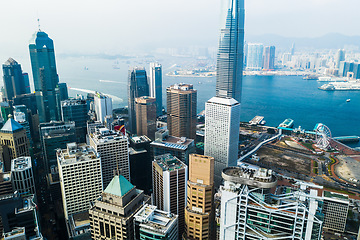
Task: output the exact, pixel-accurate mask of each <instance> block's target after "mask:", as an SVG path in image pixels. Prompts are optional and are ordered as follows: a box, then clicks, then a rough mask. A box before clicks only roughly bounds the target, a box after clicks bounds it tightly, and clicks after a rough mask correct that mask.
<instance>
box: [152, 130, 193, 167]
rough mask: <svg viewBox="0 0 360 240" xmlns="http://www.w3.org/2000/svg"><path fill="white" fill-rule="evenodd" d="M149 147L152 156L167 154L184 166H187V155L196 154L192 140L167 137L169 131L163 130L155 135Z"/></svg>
mask: <svg viewBox="0 0 360 240" xmlns="http://www.w3.org/2000/svg"><path fill="white" fill-rule="evenodd" d="M150 146H151V149H152V152H153V155H154V156H158V155H163V154H167V153H169V154H171V155H172V156H174V157H177V158H178V159H179V160H180V161H182V162H183V163H185V164H189V155H190V154H191V153H195V152H196V147H195V142H194V140H193V139H189V138H186V137H181V138H180V137H174V136H169V131H168V130H164V129H162V130H159V131H157V132H156V133H155V141H153V142H152V143H151V144H150Z"/></svg>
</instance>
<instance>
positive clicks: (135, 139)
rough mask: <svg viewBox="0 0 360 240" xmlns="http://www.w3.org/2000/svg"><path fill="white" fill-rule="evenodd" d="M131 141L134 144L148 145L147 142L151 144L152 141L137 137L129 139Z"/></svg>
mask: <svg viewBox="0 0 360 240" xmlns="http://www.w3.org/2000/svg"><path fill="white" fill-rule="evenodd" d="M129 139H130V141H132V142H133V143H147V142H151V139H150V138H149V137H148V136H146V135H143V136H136V137H129Z"/></svg>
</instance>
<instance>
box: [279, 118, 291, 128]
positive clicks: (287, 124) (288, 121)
mask: <svg viewBox="0 0 360 240" xmlns="http://www.w3.org/2000/svg"><path fill="white" fill-rule="evenodd" d="M293 126H294V120H292V119H291V118H287V119H285V120H284V121H283V122H282V123H280V125H279V127H283V128H292V127H293Z"/></svg>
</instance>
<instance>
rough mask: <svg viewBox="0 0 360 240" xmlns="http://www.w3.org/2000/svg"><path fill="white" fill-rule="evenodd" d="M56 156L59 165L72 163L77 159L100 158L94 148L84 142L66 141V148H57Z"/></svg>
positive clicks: (77, 160)
mask: <svg viewBox="0 0 360 240" xmlns="http://www.w3.org/2000/svg"><path fill="white" fill-rule="evenodd" d="M57 156H58V159H59V162H60V165H66V164H73V163H76V162H79V161H88V160H93V159H97V158H100V156H99V155H98V154H97V153H96V152H95V150H94V149H93V148H92V147H91V146H89V145H87V144H85V143H80V144H76V143H68V144H67V148H66V149H61V150H60V149H59V150H58V151H57Z"/></svg>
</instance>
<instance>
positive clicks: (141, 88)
mask: <svg viewBox="0 0 360 240" xmlns="http://www.w3.org/2000/svg"><path fill="white" fill-rule="evenodd" d="M143 96H149V84H148V82H147V76H146V71H145V69H144V68H141V67H136V68H133V69H130V70H129V83H128V108H129V125H128V129H127V130H129V131H130V132H131V133H135V132H136V114H135V98H138V97H143Z"/></svg>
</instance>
